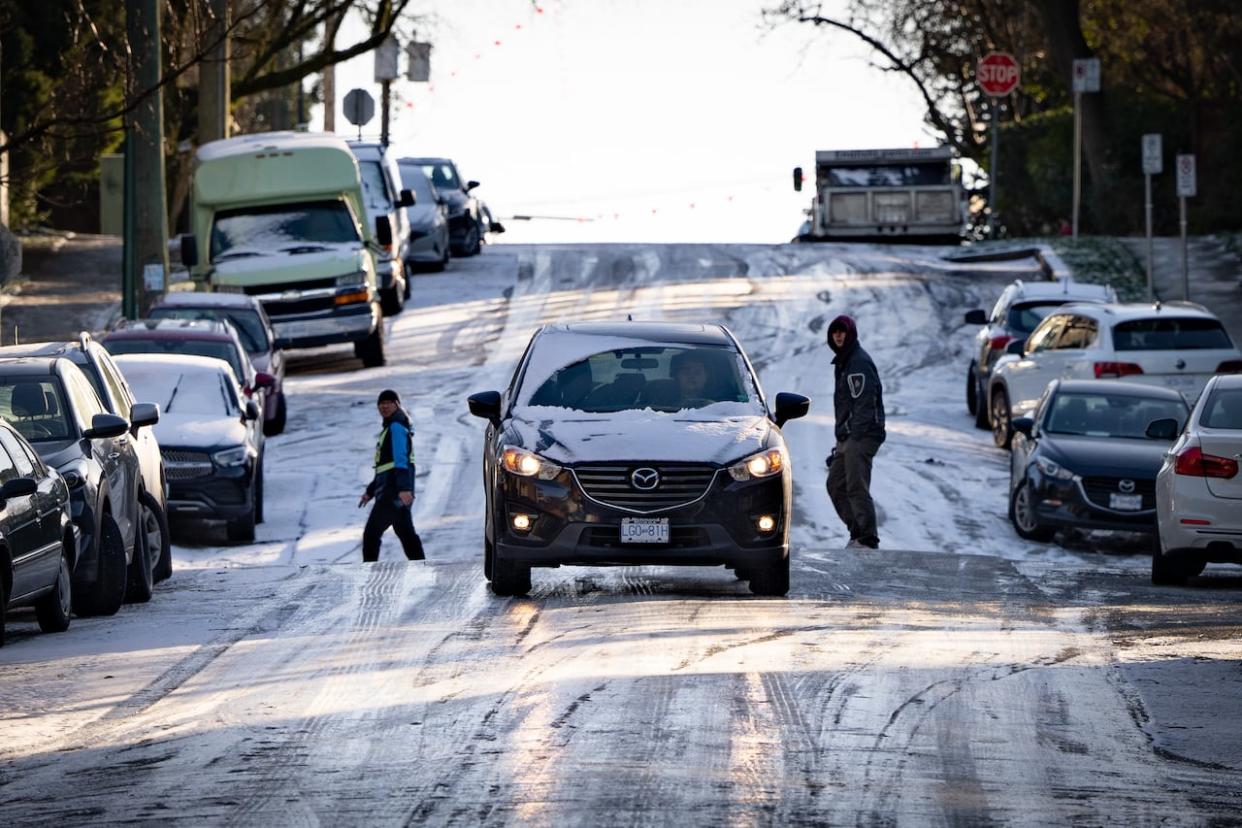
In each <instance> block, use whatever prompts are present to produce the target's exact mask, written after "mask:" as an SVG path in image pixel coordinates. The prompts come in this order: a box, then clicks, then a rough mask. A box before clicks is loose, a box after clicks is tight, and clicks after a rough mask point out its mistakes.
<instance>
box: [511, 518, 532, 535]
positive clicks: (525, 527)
mask: <svg viewBox="0 0 1242 828" xmlns="http://www.w3.org/2000/svg"><path fill="white" fill-rule="evenodd" d="M530 524H531V520H530V515H514V516H513V528H514V529H516V530H517V531H519V532H529V531H530Z"/></svg>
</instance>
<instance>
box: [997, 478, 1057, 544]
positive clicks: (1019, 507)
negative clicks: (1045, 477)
mask: <svg viewBox="0 0 1242 828" xmlns="http://www.w3.org/2000/svg"><path fill="white" fill-rule="evenodd" d="M1009 522H1010V523H1012V524H1013V530H1014V531H1015V532H1017V533H1018V537H1020V538H1022V539H1023V540H1029V541H1035V542H1037V543H1047V542H1048V541H1050V540H1052V538H1053V536H1054V535H1056V533H1057V530H1056V527H1055V526H1045V525H1044V524H1042V523H1040V522H1039V521H1038V520H1036V519H1035V504H1034V503H1033V502H1031V483H1030V481H1029V480H1023V481H1022V482H1021V483H1019V484H1018V488H1016V489H1014V490H1013V492H1012V493H1011V494H1010V495H1009Z"/></svg>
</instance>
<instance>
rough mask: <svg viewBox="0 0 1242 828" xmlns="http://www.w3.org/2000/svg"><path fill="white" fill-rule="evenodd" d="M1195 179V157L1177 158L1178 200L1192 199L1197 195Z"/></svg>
mask: <svg viewBox="0 0 1242 828" xmlns="http://www.w3.org/2000/svg"><path fill="white" fill-rule="evenodd" d="M1196 184H1197V181H1196V179H1195V157H1194V156H1193V155H1179V156H1177V196H1178V198H1194V197H1195V195H1196V194H1197V187H1196Z"/></svg>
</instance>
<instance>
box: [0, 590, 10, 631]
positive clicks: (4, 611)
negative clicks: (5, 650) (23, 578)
mask: <svg viewBox="0 0 1242 828" xmlns="http://www.w3.org/2000/svg"><path fill="white" fill-rule="evenodd" d="M8 613H9V588H8V587H7V586H5V584H4V579H3V578H0V647H3V646H4V616H6V615H8Z"/></svg>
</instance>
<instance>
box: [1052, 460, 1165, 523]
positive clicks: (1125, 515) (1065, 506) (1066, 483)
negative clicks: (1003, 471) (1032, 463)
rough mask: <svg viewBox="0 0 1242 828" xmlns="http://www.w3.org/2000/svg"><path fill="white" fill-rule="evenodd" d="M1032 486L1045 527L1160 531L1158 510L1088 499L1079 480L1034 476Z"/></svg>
mask: <svg viewBox="0 0 1242 828" xmlns="http://www.w3.org/2000/svg"><path fill="white" fill-rule="evenodd" d="M1031 486H1032V491H1033V492H1034V495H1035V504H1034V505H1035V514H1036V516H1037V518H1038V520H1039V522H1040V523H1042V524H1045V525H1048V526H1062V527H1074V528H1078V529H1111V530H1117V531H1123V532H1154V531H1155V530H1156V510H1155V509H1154V508H1151V509H1140V510H1136V511H1123V510H1119V509H1110V508H1107V507H1105V506H1103V505H1102V504H1100V503H1098V502H1095V501H1093V500H1092V499H1091V498H1089V497H1088V496H1087V493H1086V490H1085V489H1084V487H1083V485H1082V482H1081V480H1079V479H1075V480H1055V479H1051V478H1048V477H1044V476H1041V475H1037V474H1033V475H1032V479H1031ZM1149 496H1150V495H1146V496H1145V497H1149Z"/></svg>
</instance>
